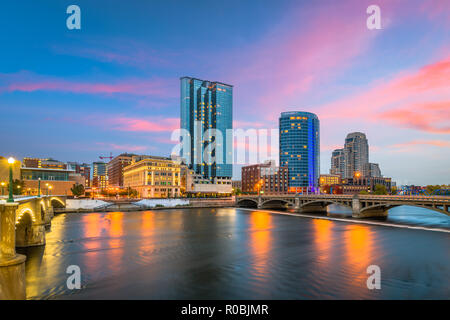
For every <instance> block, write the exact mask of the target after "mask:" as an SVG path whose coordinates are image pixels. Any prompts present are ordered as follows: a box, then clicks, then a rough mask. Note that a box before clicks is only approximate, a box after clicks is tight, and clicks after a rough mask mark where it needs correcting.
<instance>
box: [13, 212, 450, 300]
mask: <svg viewBox="0 0 450 320" xmlns="http://www.w3.org/2000/svg"><path fill="white" fill-rule="evenodd" d="M330 211H331V212H333V214H330V216H332V217H333V216H337V217H341V216H345V215H347V214H348V213H346V212H345V210H342V208H339V207H332V208H331V209H330ZM321 217H323V218H327V217H326V216H321ZM449 220H450V218H449V217H447V216H444V215H442V214H439V213H434V212H432V211H429V210H426V209H421V208H414V207H398V208H394V209H391V210H390V212H389V218H388V219H387V220H386V221H384V222H383V223H385V224H392V226H386V225H372V224H363V223H350V222H345V221H335V220H333V219H331V220H328V219H311V218H307V217H295V216H288V215H280V214H274V213H270V212H265V211H258V210H244V209H238V208H220V209H219V208H218V209H213V208H207V209H167V210H166V209H165V210H153V211H140V212H102V213H85V214H80V213H66V214H61V215H57V216H55V218H54V219H53V220H52V226H51V230H49V231H48V233H47V235H46V237H47V244H46V246H42V247H34V248H27V249H24V250H21V251H20V252H21V253H23V254H26V255H27V262H26V282H27V298H28V299H449V298H450V291H449V288H450V250H449V248H450V247H449V243H450V242H449V240H450V233H449V231H450V228H449ZM369 221H370V220H369ZM397 225H399V226H415V227H420V228H422V227H423V228H424V230H420V229H410V228H404V227H397ZM435 228H438V229H440V230H441V231H439V230H435ZM425 229H430V230H425ZM69 265H77V266H79V267H80V270H81V284H82V288H81V289H80V290H76V289H75V290H69V289H68V288H67V286H66V280H67V277H68V276H69V274H67V273H66V269H67V267H68V266H69ZM369 265H377V266H379V267H380V270H381V289H379V290H377V289H375V290H369V289H368V288H367V284H366V281H367V278H368V276H369V275H368V274H367V272H366V269H367V267H368V266H369Z"/></svg>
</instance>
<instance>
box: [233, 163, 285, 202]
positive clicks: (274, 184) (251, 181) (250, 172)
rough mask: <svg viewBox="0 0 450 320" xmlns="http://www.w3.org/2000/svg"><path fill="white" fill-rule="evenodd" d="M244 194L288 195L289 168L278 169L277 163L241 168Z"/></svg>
mask: <svg viewBox="0 0 450 320" xmlns="http://www.w3.org/2000/svg"><path fill="white" fill-rule="evenodd" d="M241 184H242V192H244V193H258V191H260V192H261V193H265V194H267V193H287V191H288V168H287V167H276V166H275V161H273V160H272V161H266V162H264V163H262V164H254V165H250V166H245V167H242V168H241Z"/></svg>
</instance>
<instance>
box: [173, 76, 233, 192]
mask: <svg viewBox="0 0 450 320" xmlns="http://www.w3.org/2000/svg"><path fill="white" fill-rule="evenodd" d="M180 80H181V110H180V111H181V119H180V121H181V123H180V127H181V129H182V131H183V132H182V136H181V141H182V143H183V146H184V147H183V148H182V150H181V154H180V155H181V157H182V158H183V159H184V161H185V163H186V164H187V165H188V167H189V168H190V169H192V170H193V171H194V172H195V174H197V175H201V176H202V177H204V179H208V180H209V181H210V183H211V184H214V180H215V179H216V178H220V179H229V180H230V182H231V177H232V174H233V172H232V155H233V149H232V140H231V139H232V138H230V137H229V136H228V134H227V133H229V132H231V130H232V129H233V86H232V85H228V84H225V83H221V82H212V81H206V80H200V79H196V78H191V77H182V78H181V79H180ZM213 145H215V148H213Z"/></svg>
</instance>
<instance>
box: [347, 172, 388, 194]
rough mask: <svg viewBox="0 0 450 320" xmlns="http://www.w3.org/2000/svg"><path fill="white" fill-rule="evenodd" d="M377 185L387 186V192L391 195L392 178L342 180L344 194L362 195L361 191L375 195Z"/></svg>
mask: <svg viewBox="0 0 450 320" xmlns="http://www.w3.org/2000/svg"><path fill="white" fill-rule="evenodd" d="M377 184H379V185H383V186H385V187H386V191H387V192H388V193H391V191H392V184H391V178H382V177H362V176H361V177H360V178H349V179H344V180H342V187H343V193H344V194H356V193H360V192H361V191H367V192H369V193H373V192H374V191H375V187H376V185H377Z"/></svg>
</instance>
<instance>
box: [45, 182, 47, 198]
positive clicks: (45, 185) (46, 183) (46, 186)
mask: <svg viewBox="0 0 450 320" xmlns="http://www.w3.org/2000/svg"><path fill="white" fill-rule="evenodd" d="M45 186H46V187H47V197H48V183H46V184H45Z"/></svg>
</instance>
